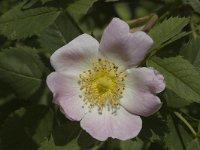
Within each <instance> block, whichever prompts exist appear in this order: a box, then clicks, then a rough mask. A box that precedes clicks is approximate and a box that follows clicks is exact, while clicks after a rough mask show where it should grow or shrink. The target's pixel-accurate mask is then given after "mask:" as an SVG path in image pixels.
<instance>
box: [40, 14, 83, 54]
mask: <svg viewBox="0 0 200 150" xmlns="http://www.w3.org/2000/svg"><path fill="white" fill-rule="evenodd" d="M71 31H73V32H71ZM81 33H82V32H81V30H80V29H79V28H78V27H77V26H76V25H75V23H74V22H73V20H72V19H71V18H70V17H69V16H68V15H67V14H64V13H63V14H61V15H60V16H59V17H58V18H57V20H56V21H55V23H54V24H53V25H51V26H50V27H48V28H47V29H46V30H44V32H42V33H41V35H40V37H39V41H40V43H41V46H42V47H43V48H44V49H45V51H46V52H50V53H53V52H54V51H55V50H56V49H58V48H60V47H62V46H63V45H65V44H67V43H68V42H69V41H71V40H72V39H74V38H75V37H77V36H78V35H80V34H81Z"/></svg>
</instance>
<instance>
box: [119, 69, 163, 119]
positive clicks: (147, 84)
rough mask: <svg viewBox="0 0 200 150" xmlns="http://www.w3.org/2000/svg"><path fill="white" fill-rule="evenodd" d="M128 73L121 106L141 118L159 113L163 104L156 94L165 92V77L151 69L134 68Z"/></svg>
mask: <svg viewBox="0 0 200 150" xmlns="http://www.w3.org/2000/svg"><path fill="white" fill-rule="evenodd" d="M127 73H128V74H127V80H126V87H125V91H124V93H123V98H122V99H121V100H120V103H121V105H122V106H123V107H124V108H125V109H126V110H128V111H129V112H131V113H133V114H137V115H141V116H149V115H152V114H153V113H155V112H157V111H158V110H159V109H160V108H161V106H162V103H161V101H160V99H159V98H158V97H157V96H156V95H155V94H156V93H159V92H161V91H163V90H164V88H165V83H164V77H163V76H162V75H160V74H159V73H158V72H157V71H155V70H154V69H151V68H133V69H130V70H128V71H127Z"/></svg>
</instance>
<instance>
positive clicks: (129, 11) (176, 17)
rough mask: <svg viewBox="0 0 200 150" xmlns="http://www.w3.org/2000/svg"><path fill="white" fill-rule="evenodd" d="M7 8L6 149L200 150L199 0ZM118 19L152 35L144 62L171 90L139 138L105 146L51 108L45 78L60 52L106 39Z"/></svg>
mask: <svg viewBox="0 0 200 150" xmlns="http://www.w3.org/2000/svg"><path fill="white" fill-rule="evenodd" d="M0 8H1V9H0V149H1V150H37V149H39V150H79V149H86V150H87V149H91V150H105V149H106V150H112V149H113V150H155V149H156V150H157V149H158V150H167V149H169V150H200V1H199V0H152V1H147V0H124V1H122V0H21V1H17V0H16V1H15V0H1V1H0ZM113 17H119V18H121V19H123V20H125V21H127V22H128V23H129V25H130V26H131V29H132V30H134V31H135V30H139V29H144V30H145V31H146V32H147V33H148V34H149V35H150V36H151V37H152V38H153V40H154V45H153V46H152V48H151V50H150V52H149V55H148V56H147V57H146V59H145V60H144V61H143V63H142V65H143V66H148V67H154V68H156V69H157V70H158V71H159V72H161V73H162V74H163V75H164V76H165V80H166V85H167V88H166V90H165V91H164V92H162V93H161V94H159V97H160V98H161V100H162V102H163V107H162V109H161V110H160V111H159V112H157V113H156V114H154V115H152V116H151V117H148V118H142V119H143V128H142V130H141V132H140V134H139V135H138V137H136V138H134V139H132V140H128V141H119V140H115V139H109V140H107V141H105V142H99V141H97V140H95V139H93V138H92V137H91V136H90V135H88V134H87V133H86V132H84V131H83V130H82V129H81V128H80V126H79V123H78V122H71V121H69V120H67V119H66V118H65V117H64V115H63V114H62V113H61V112H60V110H59V109H58V107H57V106H55V105H54V104H53V103H52V93H51V92H50V91H49V89H48V88H47V85H46V77H47V75H48V74H49V73H50V72H52V71H53V68H52V67H51V65H50V61H49V57H50V55H51V54H52V53H53V52H54V51H55V50H56V49H58V48H59V47H61V46H63V45H65V44H67V43H68V42H69V41H71V40H72V39H73V38H75V37H76V36H78V35H80V34H82V33H88V34H91V35H93V36H94V37H95V38H96V39H100V37H101V34H102V32H103V29H104V27H105V26H106V25H107V24H108V23H109V22H110V21H111V19H112V18H113ZM138 18H140V19H138ZM155 18H157V19H155Z"/></svg>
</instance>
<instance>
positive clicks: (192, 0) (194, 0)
mask: <svg viewBox="0 0 200 150" xmlns="http://www.w3.org/2000/svg"><path fill="white" fill-rule="evenodd" d="M185 1H186V4H189V5H190V6H191V7H192V8H193V10H194V11H195V12H197V13H199V14H200V1H199V0H185Z"/></svg>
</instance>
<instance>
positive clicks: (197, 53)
mask: <svg viewBox="0 0 200 150" xmlns="http://www.w3.org/2000/svg"><path fill="white" fill-rule="evenodd" d="M181 55H182V56H183V57H184V58H186V59H187V60H189V61H190V62H191V63H192V64H193V65H194V66H196V67H200V37H197V38H196V39H192V40H191V41H190V42H188V43H187V44H186V45H185V46H184V47H183V49H182V50H181Z"/></svg>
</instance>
